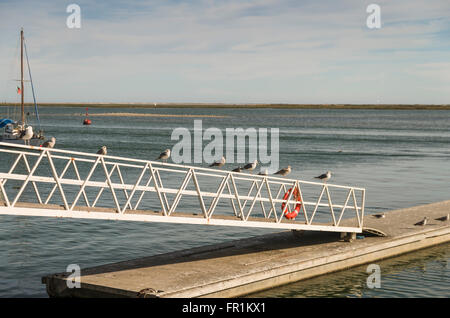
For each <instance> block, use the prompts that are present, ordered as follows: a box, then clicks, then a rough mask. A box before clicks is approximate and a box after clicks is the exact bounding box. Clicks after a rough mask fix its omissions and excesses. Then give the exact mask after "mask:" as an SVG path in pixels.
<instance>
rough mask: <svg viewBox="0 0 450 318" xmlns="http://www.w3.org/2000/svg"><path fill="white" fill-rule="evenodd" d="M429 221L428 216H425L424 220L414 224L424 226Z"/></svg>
mask: <svg viewBox="0 0 450 318" xmlns="http://www.w3.org/2000/svg"><path fill="white" fill-rule="evenodd" d="M427 221H428V218H427V217H424V218H423V220H422V221H420V222H417V223H416V224H414V225H420V226H424V225H426V224H427Z"/></svg>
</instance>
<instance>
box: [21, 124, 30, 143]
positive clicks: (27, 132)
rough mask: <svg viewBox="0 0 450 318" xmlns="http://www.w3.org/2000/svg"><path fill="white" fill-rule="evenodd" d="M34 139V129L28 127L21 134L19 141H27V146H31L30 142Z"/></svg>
mask: <svg viewBox="0 0 450 318" xmlns="http://www.w3.org/2000/svg"><path fill="white" fill-rule="evenodd" d="M31 138H33V127H31V126H28V127H27V128H25V130H23V131H22V132H21V133H20V136H19V139H22V140H25V144H27V142H28V144H29V140H30V139H31Z"/></svg>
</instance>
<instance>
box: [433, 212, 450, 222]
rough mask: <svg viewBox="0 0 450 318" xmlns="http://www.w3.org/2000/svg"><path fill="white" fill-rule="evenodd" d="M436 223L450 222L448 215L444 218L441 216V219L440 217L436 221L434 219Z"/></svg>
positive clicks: (449, 215)
mask: <svg viewBox="0 0 450 318" xmlns="http://www.w3.org/2000/svg"><path fill="white" fill-rule="evenodd" d="M435 220H436V221H444V222H445V221H448V220H450V214H447V215H446V216H443V217H440V218H437V219H435Z"/></svg>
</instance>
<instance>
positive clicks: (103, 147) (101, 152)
mask: <svg viewBox="0 0 450 318" xmlns="http://www.w3.org/2000/svg"><path fill="white" fill-rule="evenodd" d="M107 153H108V150H107V149H106V146H102V147H101V148H100V149H99V151H97V155H102V156H106V154H107Z"/></svg>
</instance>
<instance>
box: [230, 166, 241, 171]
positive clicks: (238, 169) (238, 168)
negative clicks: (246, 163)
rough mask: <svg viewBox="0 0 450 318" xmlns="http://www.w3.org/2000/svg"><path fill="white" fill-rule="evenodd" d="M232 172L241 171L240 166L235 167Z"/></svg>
mask: <svg viewBox="0 0 450 318" xmlns="http://www.w3.org/2000/svg"><path fill="white" fill-rule="evenodd" d="M231 171H233V172H241V171H242V167H237V168H236V169H233V170H231Z"/></svg>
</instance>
